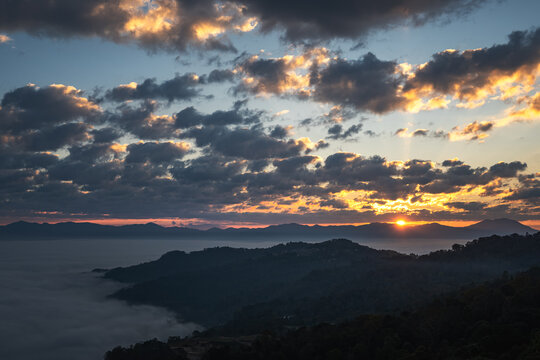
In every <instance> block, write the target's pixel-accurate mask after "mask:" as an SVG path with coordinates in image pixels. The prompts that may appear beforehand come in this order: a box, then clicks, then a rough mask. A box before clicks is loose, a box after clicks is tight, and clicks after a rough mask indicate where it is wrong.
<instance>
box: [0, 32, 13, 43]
mask: <svg viewBox="0 0 540 360" xmlns="http://www.w3.org/2000/svg"><path fill="white" fill-rule="evenodd" d="M12 40H13V39H11V38H10V37H9V36H7V35H4V34H0V44H4V43H7V42H10V41H12Z"/></svg>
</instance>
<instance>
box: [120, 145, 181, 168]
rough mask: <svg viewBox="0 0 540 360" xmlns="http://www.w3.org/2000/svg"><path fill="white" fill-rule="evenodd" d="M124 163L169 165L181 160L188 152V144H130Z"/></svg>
mask: <svg viewBox="0 0 540 360" xmlns="http://www.w3.org/2000/svg"><path fill="white" fill-rule="evenodd" d="M127 152H128V155H127V156H126V163H144V162H146V161H150V162H152V163H154V164H170V163H171V162H173V161H174V160H176V159H180V158H183V157H184V156H185V155H186V154H187V153H188V152H189V144H187V143H184V142H179V143H172V142H166V143H157V142H147V143H138V144H130V145H129V146H128V147H127Z"/></svg>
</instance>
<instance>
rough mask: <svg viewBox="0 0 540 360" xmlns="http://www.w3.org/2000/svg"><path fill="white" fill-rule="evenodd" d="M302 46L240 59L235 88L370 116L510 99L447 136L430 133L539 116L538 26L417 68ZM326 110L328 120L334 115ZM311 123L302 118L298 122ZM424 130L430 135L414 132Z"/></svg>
mask: <svg viewBox="0 0 540 360" xmlns="http://www.w3.org/2000/svg"><path fill="white" fill-rule="evenodd" d="M300 50H301V51H300V52H299V53H298V54H296V55H285V56H283V57H274V58H263V57H262V56H261V55H254V56H251V57H247V59H246V58H245V56H244V57H241V59H243V60H240V61H239V63H238V65H237V66H236V68H235V71H236V73H237V74H238V76H239V77H241V79H242V82H241V83H240V84H239V85H238V86H236V87H234V88H233V90H234V92H235V93H237V94H238V93H243V92H249V93H253V94H256V95H263V96H268V95H278V96H282V97H292V98H298V99H303V100H313V101H316V102H320V103H328V104H332V105H333V107H334V109H338V110H339V111H341V112H345V111H351V110H352V111H356V112H358V111H360V112H371V113H375V114H385V113H388V112H392V111H403V112H412V113H415V112H419V111H427V110H433V109H441V108H447V107H449V106H457V107H462V108H474V107H478V106H482V105H483V104H485V103H486V102H487V101H506V102H510V103H514V105H513V106H512V107H511V108H510V109H509V110H508V111H507V112H506V113H505V114H504V116H501V117H499V118H497V119H492V120H487V121H481V122H480V121H476V122H473V123H471V124H466V125H463V127H456V128H454V129H452V131H450V132H448V133H447V134H446V133H441V132H438V133H437V132H432V133H431V135H433V136H434V137H446V138H448V139H450V140H482V139H483V138H485V137H487V136H488V132H489V131H490V130H491V129H492V128H496V127H502V126H506V125H508V124H510V123H513V122H516V121H530V120H536V119H538V118H540V110H539V109H540V106H539V105H538V103H539V102H538V101H537V100H538V98H539V96H538V93H537V92H535V83H536V80H537V78H538V75H539V74H540V29H534V30H529V31H516V32H513V33H511V34H510V35H509V36H508V42H506V43H504V44H499V45H493V46H491V47H486V48H481V49H470V50H464V51H458V50H452V49H449V50H445V51H442V52H439V53H436V54H434V55H433V56H432V58H431V59H430V60H429V61H427V62H426V63H424V64H420V65H416V66H415V65H410V64H407V63H397V62H396V61H393V60H390V61H387V60H381V59H379V58H377V57H376V55H374V54H372V53H367V54H365V55H364V56H362V57H360V58H358V59H352V60H351V59H346V58H343V57H341V56H340V55H339V54H334V53H332V52H330V51H329V50H327V49H325V48H322V47H309V46H304V47H300ZM332 111H333V110H331V111H330V112H329V116H328V119H331V118H333V116H332V115H331V114H330V113H331V112H332ZM314 121H315V119H313V118H310V119H305V120H304V121H303V122H302V124H304V125H307V124H311V123H313V122H314ZM336 121H337V122H339V117H336ZM420 130H421V129H420ZM423 134H426V136H429V134H427V133H426V132H424V133H421V132H419V133H418V135H419V136H422V135H423Z"/></svg>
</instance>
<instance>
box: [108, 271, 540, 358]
mask: <svg viewBox="0 0 540 360" xmlns="http://www.w3.org/2000/svg"><path fill="white" fill-rule="evenodd" d="M188 355H189V357H188ZM539 357H540V268H533V269H531V270H529V271H527V272H524V273H520V274H517V275H514V276H504V277H502V278H500V279H498V280H496V281H493V282H490V283H486V284H482V285H477V286H469V287H466V288H464V289H461V290H460V291H458V292H456V293H454V294H452V295H446V296H443V297H440V298H438V299H436V300H434V301H431V302H430V303H429V304H426V305H424V306H421V307H419V308H418V309H415V310H414V311H410V312H401V313H399V314H394V315H384V314H365V315H362V316H359V317H357V318H355V319H354V320H350V321H347V322H343V323H339V324H335V325H331V324H319V325H316V326H312V327H302V328H299V329H296V330H292V331H289V332H286V333H283V334H281V335H280V334H276V333H273V332H265V334H264V335H259V336H257V337H254V338H246V337H237V338H223V337H207V336H206V337H205V336H195V337H192V338H188V339H179V338H175V337H171V338H170V339H169V341H168V342H167V343H162V342H159V341H157V340H152V341H148V342H145V343H139V344H137V345H135V346H131V347H129V348H122V347H117V348H115V349H113V350H111V351H109V352H108V353H107V354H106V356H105V360H138V359H140V360H143V359H144V360H187V359H204V360H247V359H258V360H267V359H268V360H274V359H282V360H289V359H290V360H304V359H305V360H308V359H309V360H323V359H325V360H326V359H331V360H347V359H373V360H390V359H391V360H412V359H414V360H431V359H493V360H514V359H524V360H536V359H539Z"/></svg>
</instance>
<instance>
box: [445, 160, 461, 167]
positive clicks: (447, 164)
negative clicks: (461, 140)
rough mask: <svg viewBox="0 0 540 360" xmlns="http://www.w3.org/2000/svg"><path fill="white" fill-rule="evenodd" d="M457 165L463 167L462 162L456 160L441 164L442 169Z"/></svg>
mask: <svg viewBox="0 0 540 360" xmlns="http://www.w3.org/2000/svg"><path fill="white" fill-rule="evenodd" d="M459 165H463V161H461V160H458V159H450V160H444V161H443V162H442V166H444V167H451V166H459Z"/></svg>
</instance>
